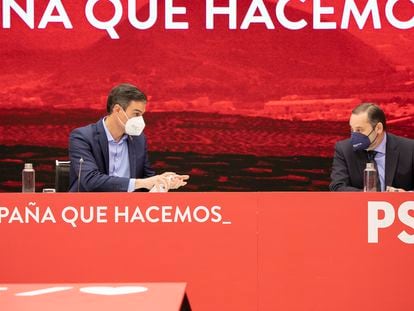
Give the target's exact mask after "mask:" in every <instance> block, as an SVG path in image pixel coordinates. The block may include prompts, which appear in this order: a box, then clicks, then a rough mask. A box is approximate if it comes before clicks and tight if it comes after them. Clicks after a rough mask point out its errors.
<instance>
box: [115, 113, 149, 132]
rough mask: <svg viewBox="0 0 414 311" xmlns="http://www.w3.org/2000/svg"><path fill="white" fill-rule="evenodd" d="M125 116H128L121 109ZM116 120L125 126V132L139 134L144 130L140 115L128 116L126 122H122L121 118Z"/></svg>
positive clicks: (142, 119)
mask: <svg viewBox="0 0 414 311" xmlns="http://www.w3.org/2000/svg"><path fill="white" fill-rule="evenodd" d="M122 111H123V113H124V114H125V116H126V117H127V118H128V115H127V114H126V112H125V111H124V110H123V109H122ZM118 120H119V121H120V122H121V123H122V124H123V125H124V126H125V133H126V134H127V135H131V136H139V135H141V133H142V132H143V131H144V128H145V122H144V118H143V117H142V116H138V117H133V118H128V120H127V122H126V123H124V122H122V121H121V119H119V118H118Z"/></svg>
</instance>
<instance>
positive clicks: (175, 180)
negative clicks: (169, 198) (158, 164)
mask: <svg viewBox="0 0 414 311" xmlns="http://www.w3.org/2000/svg"><path fill="white" fill-rule="evenodd" d="M161 176H165V177H166V178H167V180H168V185H169V187H168V189H178V188H180V187H182V186H185V185H186V184H187V180H188V179H189V178H190V176H189V175H178V174H176V173H172V172H166V173H163V174H161Z"/></svg>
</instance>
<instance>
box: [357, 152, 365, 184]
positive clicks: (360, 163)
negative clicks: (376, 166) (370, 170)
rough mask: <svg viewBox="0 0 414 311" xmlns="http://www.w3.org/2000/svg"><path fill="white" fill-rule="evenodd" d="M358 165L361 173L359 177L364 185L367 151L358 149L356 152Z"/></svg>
mask: <svg viewBox="0 0 414 311" xmlns="http://www.w3.org/2000/svg"><path fill="white" fill-rule="evenodd" d="M356 161H357V163H356V166H355V167H358V174H359V178H360V180H361V182H362V185H363V184H364V170H365V168H366V166H367V162H368V158H367V153H366V152H365V151H362V150H361V151H357V152H356Z"/></svg>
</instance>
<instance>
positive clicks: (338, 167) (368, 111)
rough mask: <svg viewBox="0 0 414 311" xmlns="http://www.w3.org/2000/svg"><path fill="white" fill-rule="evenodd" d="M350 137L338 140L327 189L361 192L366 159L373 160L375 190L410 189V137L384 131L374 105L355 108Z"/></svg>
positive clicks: (413, 143)
mask: <svg viewBox="0 0 414 311" xmlns="http://www.w3.org/2000/svg"><path fill="white" fill-rule="evenodd" d="M349 124H350V126H351V138H349V139H345V140H342V141H340V142H338V143H337V144H336V146H335V155H334V160H333V165H332V173H331V180H332V181H331V184H330V186H329V189H330V190H331V191H362V190H363V188H364V179H363V178H364V177H363V174H364V169H365V167H366V164H367V162H369V161H370V162H373V163H375V166H376V168H377V172H378V176H379V180H378V190H379V191H411V190H414V140H411V139H408V138H403V137H399V136H396V135H393V134H390V133H387V132H386V128H387V124H386V118H385V114H384V112H383V111H382V109H381V108H379V107H378V106H376V105H374V104H362V105H359V106H358V107H356V108H355V109H354V110H353V111H352V114H351V118H350V121H349Z"/></svg>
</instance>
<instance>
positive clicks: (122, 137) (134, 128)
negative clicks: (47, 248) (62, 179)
mask: <svg viewBox="0 0 414 311" xmlns="http://www.w3.org/2000/svg"><path fill="white" fill-rule="evenodd" d="M146 103H147V98H146V96H145V94H143V93H142V92H141V91H140V90H138V89H137V88H136V87H135V86H133V85H130V84H120V85H118V86H117V87H115V88H113V89H112V90H111V93H110V94H109V96H108V100H107V112H108V116H106V117H104V118H103V119H101V120H99V121H98V122H97V123H94V124H90V125H87V126H85V127H81V128H77V129H75V130H73V131H72V133H71V134H70V138H69V158H70V161H71V167H70V190H69V191H72V192H77V191H108V192H115V191H128V192H132V191H135V190H138V189H143V190H145V189H147V190H151V189H158V190H161V189H162V191H167V190H168V189H177V188H179V187H181V186H184V185H185V184H186V180H187V179H188V178H189V176H187V175H177V174H175V173H171V172H169V173H164V174H161V175H155V172H154V171H153V170H152V169H151V166H150V163H149V160H148V154H147V141H146V138H145V135H144V134H143V133H142V131H143V130H144V127H145V123H144V119H143V117H142V116H143V114H144V113H145V109H146ZM154 187H155V188H154Z"/></svg>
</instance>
